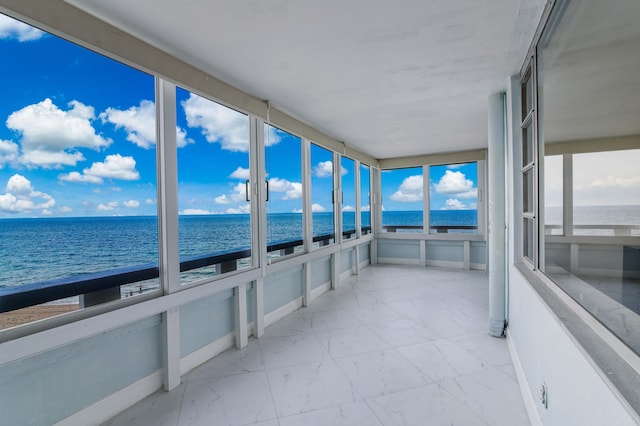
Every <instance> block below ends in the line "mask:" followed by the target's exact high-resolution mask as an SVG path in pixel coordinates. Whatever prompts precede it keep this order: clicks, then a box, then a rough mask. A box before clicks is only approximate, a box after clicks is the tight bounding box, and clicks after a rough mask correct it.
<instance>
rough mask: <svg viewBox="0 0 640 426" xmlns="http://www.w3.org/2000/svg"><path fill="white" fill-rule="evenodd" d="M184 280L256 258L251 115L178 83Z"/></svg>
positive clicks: (237, 266)
mask: <svg viewBox="0 0 640 426" xmlns="http://www.w3.org/2000/svg"><path fill="white" fill-rule="evenodd" d="M176 101H177V106H176V107H177V123H178V128H177V129H176V132H177V137H178V207H179V213H180V216H179V228H178V239H179V241H178V244H179V252H180V259H181V262H182V265H181V270H182V272H181V273H180V281H181V283H182V284H185V283H189V282H193V281H196V280H199V279H202V278H206V277H209V276H212V275H220V274H222V273H226V272H231V271H235V270H238V269H244V268H248V267H250V266H252V264H251V217H250V216H251V215H250V213H251V206H250V203H249V202H248V201H247V199H248V198H249V197H248V195H249V179H250V176H249V117H248V116H247V115H246V114H242V113H240V112H237V111H234V110H232V109H230V108H227V107H225V106H223V105H220V104H218V103H216V102H213V101H211V100H209V99H205V98H203V97H201V96H198V95H196V94H193V93H190V92H188V91H186V90H183V89H180V88H178V89H177V92H176Z"/></svg>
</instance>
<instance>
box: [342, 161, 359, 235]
mask: <svg viewBox="0 0 640 426" xmlns="http://www.w3.org/2000/svg"><path fill="white" fill-rule="evenodd" d="M355 170H356V169H355V161H353V160H352V159H351V158H347V157H342V167H341V169H340V175H341V178H342V238H343V239H345V240H347V239H349V238H355V236H356V192H355V190H356V181H355V175H356V173H355Z"/></svg>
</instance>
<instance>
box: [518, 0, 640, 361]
mask: <svg viewBox="0 0 640 426" xmlns="http://www.w3.org/2000/svg"><path fill="white" fill-rule="evenodd" d="M565 6H566V7H564V8H556V10H554V12H552V13H554V16H553V19H551V22H553V24H552V25H549V26H548V27H547V28H546V29H545V31H544V33H543V35H542V37H541V41H540V44H539V49H538V58H537V62H538V73H539V74H538V83H539V85H538V92H539V104H540V105H539V108H540V110H539V120H540V129H541V131H540V138H541V143H542V144H543V147H544V155H545V157H544V161H545V164H544V173H545V174H544V176H545V180H544V188H542V189H541V193H542V194H544V201H545V203H546V204H545V206H544V209H541V213H542V214H543V215H544V217H543V220H544V222H543V224H542V225H541V226H544V231H545V232H543V233H541V235H540V239H541V240H542V241H541V245H540V251H541V253H540V268H541V269H542V270H543V271H544V272H545V274H546V275H548V276H549V277H550V278H551V279H552V280H553V281H555V282H556V283H557V284H558V285H559V286H560V287H561V288H562V289H563V290H564V291H566V292H567V293H568V294H569V295H570V296H572V297H573V298H574V299H575V300H576V301H577V302H578V303H580V304H581V305H582V306H584V307H585V309H586V310H588V311H589V312H591V314H593V315H594V316H595V317H596V318H597V319H598V320H599V321H600V322H602V323H603V324H604V325H605V326H606V327H607V328H608V329H610V330H611V331H612V332H613V333H615V334H616V335H618V337H619V338H620V339H622V340H623V341H624V342H625V343H626V344H627V345H628V346H629V347H631V348H632V349H633V350H635V351H636V352H637V353H640V331H639V330H640V233H639V231H640V167H638V164H640V149H638V147H639V146H640V121H639V120H638V117H640V102H638V99H640V73H638V72H637V70H638V69H640V26H638V24H637V23H638V20H639V19H640V3H638V2H629V1H625V0H613V1H609V2H606V3H600V2H567V3H566V4H565ZM593 17H602V18H598V19H593ZM560 200H561V202H560ZM525 201H527V199H526V198H525ZM560 218H561V219H560Z"/></svg>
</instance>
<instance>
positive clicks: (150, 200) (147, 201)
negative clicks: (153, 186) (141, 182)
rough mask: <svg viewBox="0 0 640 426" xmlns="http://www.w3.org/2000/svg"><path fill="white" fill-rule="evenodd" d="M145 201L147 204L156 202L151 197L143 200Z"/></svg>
mask: <svg viewBox="0 0 640 426" xmlns="http://www.w3.org/2000/svg"><path fill="white" fill-rule="evenodd" d="M145 203H147V204H155V203H156V200H152V199H151V198H147V199H146V200H145Z"/></svg>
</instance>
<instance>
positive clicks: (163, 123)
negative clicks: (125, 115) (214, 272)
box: [156, 78, 180, 391]
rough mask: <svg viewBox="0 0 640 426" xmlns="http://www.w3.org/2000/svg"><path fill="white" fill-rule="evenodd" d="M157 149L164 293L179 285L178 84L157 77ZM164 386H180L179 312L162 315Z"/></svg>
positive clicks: (168, 388) (175, 310)
mask: <svg viewBox="0 0 640 426" xmlns="http://www.w3.org/2000/svg"><path fill="white" fill-rule="evenodd" d="M156 117H157V123H156V141H157V142H156V150H157V154H156V155H157V168H158V171H157V173H158V235H159V243H160V244H159V245H160V261H159V266H160V285H161V287H162V290H163V292H164V294H169V293H173V292H175V291H177V290H178V289H179V288H180V255H179V252H178V154H177V145H176V86H175V85H174V84H171V83H169V82H167V81H164V80H162V79H159V78H157V79H156ZM162 333H163V363H164V368H163V369H164V371H163V373H164V374H163V386H164V390H166V391H170V390H172V389H174V388H176V387H177V386H178V385H180V311H179V310H178V308H172V309H170V310H169V311H167V312H164V313H163V314H162Z"/></svg>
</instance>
